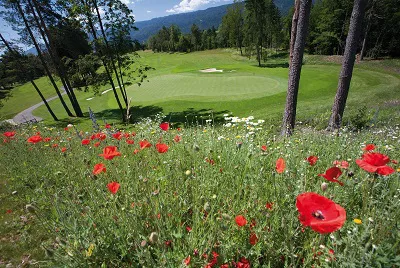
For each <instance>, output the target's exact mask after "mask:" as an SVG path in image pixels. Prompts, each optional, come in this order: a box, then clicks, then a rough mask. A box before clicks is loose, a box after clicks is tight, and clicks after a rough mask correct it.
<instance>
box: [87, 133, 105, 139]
mask: <svg viewBox="0 0 400 268" xmlns="http://www.w3.org/2000/svg"><path fill="white" fill-rule="evenodd" d="M106 138H107V135H106V134H104V133H96V134H94V135H92V136H91V137H90V139H91V140H94V139H98V140H105V139H106Z"/></svg>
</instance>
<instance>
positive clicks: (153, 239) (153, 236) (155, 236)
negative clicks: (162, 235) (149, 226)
mask: <svg viewBox="0 0 400 268" xmlns="http://www.w3.org/2000/svg"><path fill="white" fill-rule="evenodd" d="M149 241H150V243H152V244H154V243H157V241H158V233H156V232H152V233H151V234H150V237H149Z"/></svg>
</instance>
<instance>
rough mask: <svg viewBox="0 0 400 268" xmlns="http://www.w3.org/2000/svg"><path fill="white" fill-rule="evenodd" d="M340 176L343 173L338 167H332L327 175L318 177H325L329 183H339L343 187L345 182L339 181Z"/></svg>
mask: <svg viewBox="0 0 400 268" xmlns="http://www.w3.org/2000/svg"><path fill="white" fill-rule="evenodd" d="M340 175H342V171H341V170H340V168H338V167H331V168H330V169H328V170H327V171H325V174H318V176H321V177H324V178H325V179H327V180H328V181H331V182H337V183H339V184H340V186H343V182H341V181H338V180H337V178H339V177H340Z"/></svg>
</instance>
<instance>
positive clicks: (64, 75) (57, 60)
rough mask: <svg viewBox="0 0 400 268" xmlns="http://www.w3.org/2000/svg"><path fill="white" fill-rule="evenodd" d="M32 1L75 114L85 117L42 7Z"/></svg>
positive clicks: (37, 20)
mask: <svg viewBox="0 0 400 268" xmlns="http://www.w3.org/2000/svg"><path fill="white" fill-rule="evenodd" d="M32 2H33V5H34V6H35V8H36V12H37V15H38V17H39V19H38V17H37V16H36V14H35V11H34V8H33V6H32V4H31V1H30V0H28V4H29V6H30V8H31V9H32V14H33V16H34V18H35V21H36V23H37V25H38V28H39V30H40V33H41V35H42V37H43V40H44V41H45V44H46V47H47V50H48V51H49V54H50V57H51V59H52V61H53V63H54V66H55V67H56V70H57V72H58V75H59V76H60V79H61V81H62V83H63V86H64V89H65V91H66V92H67V95H68V97H69V99H70V101H71V104H72V106H73V108H74V111H75V114H76V116H78V117H83V113H82V109H81V107H80V105H79V102H78V100H77V99H76V95H75V93H74V89H73V88H72V86H71V83H70V82H69V79H68V75H67V72H66V70H65V67H64V64H63V63H62V61H61V60H60V57H59V55H58V53H57V49H56V48H55V46H54V41H53V38H52V36H51V34H50V32H49V30H48V28H47V26H46V23H45V21H44V19H43V16H42V13H41V11H40V7H39V5H38V3H37V0H32ZM39 20H40V22H39ZM41 27H43V29H41ZM46 38H47V41H46Z"/></svg>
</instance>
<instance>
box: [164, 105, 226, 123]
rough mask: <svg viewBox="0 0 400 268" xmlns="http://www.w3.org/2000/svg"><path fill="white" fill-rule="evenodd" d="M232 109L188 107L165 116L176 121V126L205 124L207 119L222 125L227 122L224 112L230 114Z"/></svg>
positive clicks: (170, 120)
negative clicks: (219, 109) (197, 108)
mask: <svg viewBox="0 0 400 268" xmlns="http://www.w3.org/2000/svg"><path fill="white" fill-rule="evenodd" d="M229 113H230V111H228V110H224V111H214V110H212V109H199V110H196V109H194V108H188V109H186V110H185V111H182V112H172V113H169V114H168V115H167V116H165V118H164V119H165V121H169V122H171V123H174V125H175V126H178V127H179V126H182V125H186V126H197V125H205V124H206V123H207V122H208V121H207V122H206V120H211V121H210V122H212V124H213V125H221V124H223V123H224V122H225V119H224V116H223V115H224V114H229Z"/></svg>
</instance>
